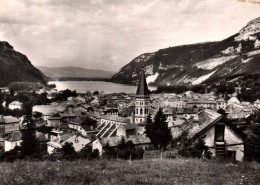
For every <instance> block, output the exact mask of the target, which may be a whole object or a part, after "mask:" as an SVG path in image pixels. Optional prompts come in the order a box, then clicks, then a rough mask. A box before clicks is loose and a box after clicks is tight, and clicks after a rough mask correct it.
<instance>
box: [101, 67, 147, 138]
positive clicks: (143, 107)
mask: <svg viewBox="0 0 260 185" xmlns="http://www.w3.org/2000/svg"><path fill="white" fill-rule="evenodd" d="M149 108H150V95H149V90H148V85H147V82H146V77H145V70H144V66H142V70H141V75H140V79H139V83H138V87H137V91H136V97H135V106H134V109H133V112H132V115H131V117H127V118H125V117H120V116H118V115H105V116H103V117H101V118H100V125H99V126H98V127H97V129H98V130H99V132H98V133H97V134H96V136H97V137H98V138H104V137H112V136H124V137H128V136H131V135H140V134H143V133H144V126H145V122H146V118H147V116H148V115H149Z"/></svg>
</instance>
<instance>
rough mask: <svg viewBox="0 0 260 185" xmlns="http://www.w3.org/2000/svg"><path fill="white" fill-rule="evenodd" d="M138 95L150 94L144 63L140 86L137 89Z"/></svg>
mask: <svg viewBox="0 0 260 185" xmlns="http://www.w3.org/2000/svg"><path fill="white" fill-rule="evenodd" d="M136 95H137V96H147V95H149V90H148V86H147V83H146V77H145V73H144V65H142V70H141V76H140V80H139V84H138V88H137V91H136Z"/></svg>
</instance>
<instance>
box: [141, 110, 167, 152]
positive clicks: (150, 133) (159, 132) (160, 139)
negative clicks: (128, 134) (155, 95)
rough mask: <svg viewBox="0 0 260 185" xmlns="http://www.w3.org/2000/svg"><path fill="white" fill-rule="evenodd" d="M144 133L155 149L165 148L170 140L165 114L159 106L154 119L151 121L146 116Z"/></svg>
mask: <svg viewBox="0 0 260 185" xmlns="http://www.w3.org/2000/svg"><path fill="white" fill-rule="evenodd" d="M145 134H146V135H147V137H149V138H150V140H151V142H152V144H153V146H154V147H155V148H156V149H165V148H166V146H167V145H168V143H169V142H170V140H171V138H172V136H171V131H170V129H169V128H168V124H167V122H166V116H165V115H164V114H163V111H162V109H161V108H159V110H158V112H157V114H156V115H155V118H154V121H152V120H151V117H150V116H148V118H147V121H146V126H145Z"/></svg>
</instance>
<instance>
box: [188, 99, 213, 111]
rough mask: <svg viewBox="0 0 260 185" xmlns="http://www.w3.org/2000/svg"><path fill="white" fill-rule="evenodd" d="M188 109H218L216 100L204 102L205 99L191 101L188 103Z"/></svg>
mask: <svg viewBox="0 0 260 185" xmlns="http://www.w3.org/2000/svg"><path fill="white" fill-rule="evenodd" d="M186 104H187V107H189V108H193V107H197V108H205V109H216V104H217V102H216V101H215V100H204V99H197V100H195V99H194V100H191V101H188V102H187V103H186Z"/></svg>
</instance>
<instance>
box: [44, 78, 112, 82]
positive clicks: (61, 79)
mask: <svg viewBox="0 0 260 185" xmlns="http://www.w3.org/2000/svg"><path fill="white" fill-rule="evenodd" d="M50 81H105V82H111V79H110V78H81V77H60V78H51V79H50V80H49V82H50Z"/></svg>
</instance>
